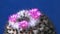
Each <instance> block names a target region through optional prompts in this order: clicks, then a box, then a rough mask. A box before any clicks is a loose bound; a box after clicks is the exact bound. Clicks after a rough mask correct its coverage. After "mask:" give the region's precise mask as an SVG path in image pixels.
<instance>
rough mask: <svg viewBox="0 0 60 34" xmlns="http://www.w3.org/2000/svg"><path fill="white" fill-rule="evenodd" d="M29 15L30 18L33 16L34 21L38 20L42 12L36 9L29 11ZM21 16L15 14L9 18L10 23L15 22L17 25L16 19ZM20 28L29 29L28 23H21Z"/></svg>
mask: <svg viewBox="0 0 60 34" xmlns="http://www.w3.org/2000/svg"><path fill="white" fill-rule="evenodd" d="M28 14H29V16H31V17H32V18H34V19H38V18H39V16H40V15H41V13H40V11H38V9H36V8H35V9H31V10H28ZM19 16H20V15H19V14H13V15H12V16H10V17H9V21H10V22H13V23H16V19H17V18H18V17H19ZM19 27H21V28H27V27H28V22H27V21H25V20H23V21H21V22H19Z"/></svg>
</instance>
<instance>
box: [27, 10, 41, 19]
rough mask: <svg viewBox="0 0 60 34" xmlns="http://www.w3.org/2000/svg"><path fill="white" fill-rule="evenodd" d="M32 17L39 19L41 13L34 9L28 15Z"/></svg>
mask: <svg viewBox="0 0 60 34" xmlns="http://www.w3.org/2000/svg"><path fill="white" fill-rule="evenodd" d="M28 14H29V15H30V16H31V17H33V18H34V19H37V18H38V17H39V16H40V15H41V13H40V12H39V11H38V9H32V10H30V11H29V13H28Z"/></svg>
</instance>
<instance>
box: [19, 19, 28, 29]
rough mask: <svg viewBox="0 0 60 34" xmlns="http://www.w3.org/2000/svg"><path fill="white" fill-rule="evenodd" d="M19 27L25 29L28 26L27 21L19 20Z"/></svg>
mask: <svg viewBox="0 0 60 34" xmlns="http://www.w3.org/2000/svg"><path fill="white" fill-rule="evenodd" d="M19 27H20V28H23V29H26V28H27V27H28V22H27V21H25V20H24V21H21V22H19Z"/></svg>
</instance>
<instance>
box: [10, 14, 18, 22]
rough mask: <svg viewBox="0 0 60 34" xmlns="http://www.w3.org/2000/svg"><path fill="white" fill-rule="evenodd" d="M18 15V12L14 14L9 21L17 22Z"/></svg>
mask: <svg viewBox="0 0 60 34" xmlns="http://www.w3.org/2000/svg"><path fill="white" fill-rule="evenodd" d="M17 17H18V15H17V14H13V15H12V16H10V17H9V21H11V22H16V19H17Z"/></svg>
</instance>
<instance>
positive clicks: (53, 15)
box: [0, 0, 60, 34]
mask: <svg viewBox="0 0 60 34" xmlns="http://www.w3.org/2000/svg"><path fill="white" fill-rule="evenodd" d="M59 4H60V3H59V1H58V0H0V34H3V32H4V26H5V24H6V22H7V20H8V16H9V15H10V14H13V13H16V12H18V11H19V10H21V9H29V8H38V9H39V10H41V11H42V12H43V13H44V14H46V15H47V16H48V17H49V18H50V19H51V21H52V22H53V24H54V26H55V28H56V32H57V34H60V21H59V20H60V7H59V6H60V5H59Z"/></svg>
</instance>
